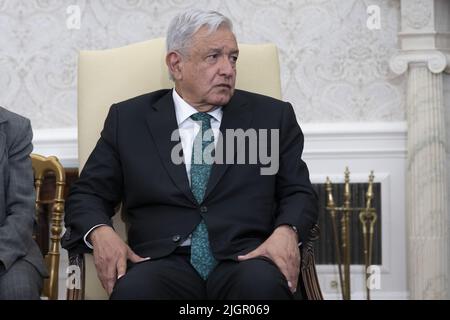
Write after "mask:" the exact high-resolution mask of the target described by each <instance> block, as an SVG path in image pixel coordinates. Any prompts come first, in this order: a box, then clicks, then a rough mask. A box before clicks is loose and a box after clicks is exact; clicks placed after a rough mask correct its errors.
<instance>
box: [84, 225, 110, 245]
mask: <svg viewBox="0 0 450 320" xmlns="http://www.w3.org/2000/svg"><path fill="white" fill-rule="evenodd" d="M101 226H106V224H97V225H96V226H93V227H92V228H91V229H89V231H88V232H86V234H85V235H84V237H83V240H84V243H85V244H86V246H87V247H88V248H89V249H94V247H93V246H92V244H91V243H90V242H89V241H88V240H87V237H88V235H89V234H90V233H91V232H92V231H93V230H94V229H96V228H98V227H101Z"/></svg>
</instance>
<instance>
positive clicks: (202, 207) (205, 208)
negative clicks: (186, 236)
mask: <svg viewBox="0 0 450 320" xmlns="http://www.w3.org/2000/svg"><path fill="white" fill-rule="evenodd" d="M200 212H201V213H206V212H208V207H207V206H201V207H200Z"/></svg>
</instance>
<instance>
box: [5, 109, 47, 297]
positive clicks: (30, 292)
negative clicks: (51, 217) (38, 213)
mask: <svg viewBox="0 0 450 320" xmlns="http://www.w3.org/2000/svg"><path fill="white" fill-rule="evenodd" d="M31 139H32V131H31V126H30V121H29V120H28V119H25V118H23V117H21V116H19V115H17V114H15V113H12V112H10V111H8V110H6V109H4V108H1V107H0V195H1V196H0V299H39V298H40V293H41V288H42V278H43V276H45V275H46V274H47V273H46V269H45V266H44V263H43V259H42V255H41V252H40V251H39V248H38V246H37V244H36V242H35V241H34V240H33V227H34V222H35V193H34V187H33V185H34V183H33V170H32V167H31V159H30V153H31V151H32V145H31Z"/></svg>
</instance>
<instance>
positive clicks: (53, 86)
mask: <svg viewBox="0 0 450 320" xmlns="http://www.w3.org/2000/svg"><path fill="white" fill-rule="evenodd" d="M399 3H400V2H399V1H396V0H370V1H369V0H314V1H313V0H296V1H288V0H247V1H241V0H227V1H220V0H186V1H177V0H168V1H157V0H153V1H152V0H145V1H124V0H110V1H102V0H89V1H86V0H49V1H38V0H3V1H0V30H1V31H0V34H1V37H0V88H2V90H0V105H2V106H4V107H6V108H9V109H11V110H12V111H16V112H18V113H20V114H22V115H25V116H27V117H29V118H30V119H31V120H32V125H33V127H34V128H36V129H38V128H39V129H40V128H60V127H61V128H64V127H74V126H76V80H77V76H76V58H77V52H78V51H79V50H80V49H104V48H110V47H117V46H122V45H125V44H129V43H132V42H137V41H142V40H147V39H150V38H155V37H160V36H164V34H165V32H166V29H167V26H168V22H169V21H170V19H171V18H172V17H173V16H174V15H175V14H177V13H178V12H180V11H183V10H185V9H186V8H191V7H200V8H209V9H216V10H219V11H221V12H223V13H224V14H226V15H227V16H229V17H230V18H231V19H232V20H233V21H234V24H235V31H236V34H237V37H238V40H239V41H240V42H250V43H256V42H274V43H276V44H277V45H278V47H279V49H280V61H281V71H282V72H281V77H282V89H283V95H284V98H285V99H286V100H288V101H290V102H292V103H293V105H294V107H295V109H296V112H297V115H298V118H299V121H301V123H309V122H323V121H327V122H331V121H339V122H342V121H344V122H347V121H403V120H404V119H405V114H404V96H405V95H404V82H405V81H404V77H395V76H393V75H392V74H391V73H390V72H389V68H388V60H389V58H390V57H391V55H392V54H393V53H394V52H395V50H396V48H397V32H398V29H399V21H400V9H399ZM69 5H78V6H79V8H80V12H81V21H80V22H81V24H80V29H79V30H78V29H68V28H67V25H66V24H67V22H71V21H73V20H70V19H69V18H70V15H68V14H67V12H66V10H67V8H68V6H69ZM368 5H379V6H380V9H381V29H380V30H369V29H368V28H367V27H366V21H367V18H368V15H367V12H366V9H367V6H368ZM68 19H69V20H68Z"/></svg>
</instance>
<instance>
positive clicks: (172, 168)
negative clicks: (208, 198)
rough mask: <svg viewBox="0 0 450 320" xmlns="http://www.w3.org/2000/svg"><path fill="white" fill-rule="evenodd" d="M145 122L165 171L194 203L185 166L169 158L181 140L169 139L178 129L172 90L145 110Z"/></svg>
mask: <svg viewBox="0 0 450 320" xmlns="http://www.w3.org/2000/svg"><path fill="white" fill-rule="evenodd" d="M147 123H148V127H149V129H150V133H151V136H152V137H153V140H154V142H155V144H156V147H157V150H158V153H159V156H160V158H161V161H162V163H163V165H164V167H165V168H166V170H167V173H168V174H169V176H170V177H171V179H172V180H173V182H174V183H175V185H176V186H177V187H178V188H179V189H180V191H181V192H183V193H184V194H185V195H186V197H187V198H188V199H189V200H191V201H192V202H193V203H194V204H196V203H197V201H196V200H195V198H194V195H193V194H192V192H191V188H190V186H189V180H188V178H187V173H186V166H185V165H184V163H182V164H179V165H176V164H174V163H173V161H172V159H171V153H172V150H173V148H174V147H175V146H176V145H177V144H179V143H181V141H171V136H172V133H173V132H174V131H175V130H177V129H178V124H177V119H176V115H175V106H174V104H173V98H172V90H170V91H169V92H168V93H167V94H165V95H164V96H163V97H162V98H161V99H160V100H159V101H158V102H156V103H155V104H154V105H153V106H152V107H151V108H149V111H148V112H147Z"/></svg>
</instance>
